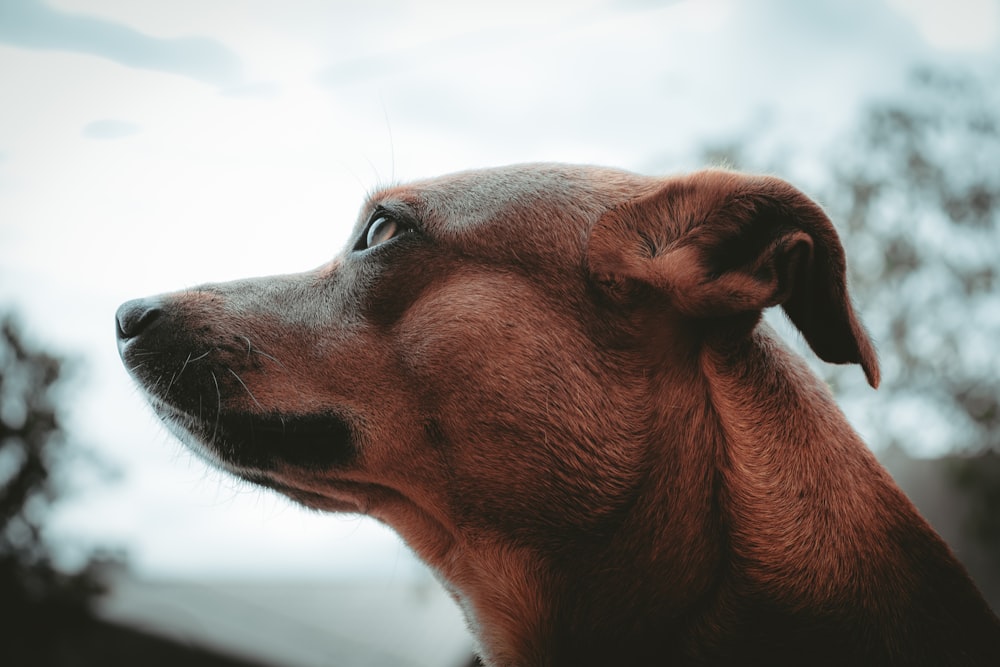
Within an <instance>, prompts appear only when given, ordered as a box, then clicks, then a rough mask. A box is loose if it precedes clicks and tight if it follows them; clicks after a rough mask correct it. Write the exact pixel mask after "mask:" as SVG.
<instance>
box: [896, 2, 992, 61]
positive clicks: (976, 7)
mask: <svg viewBox="0 0 1000 667" xmlns="http://www.w3.org/2000/svg"><path fill="white" fill-rule="evenodd" d="M888 2H889V5H890V6H892V7H893V8H895V9H896V10H898V11H899V12H901V13H902V14H903V15H904V16H906V17H907V18H908V19H910V20H911V21H913V23H914V24H915V25H916V27H917V30H919V31H920V34H921V35H922V36H923V37H924V39H926V40H927V42H928V43H929V44H931V45H932V46H934V47H936V48H939V49H946V50H953V51H986V50H989V49H994V48H996V47H997V43H998V40H1000V2H998V1H997V0H947V1H945V0H888Z"/></svg>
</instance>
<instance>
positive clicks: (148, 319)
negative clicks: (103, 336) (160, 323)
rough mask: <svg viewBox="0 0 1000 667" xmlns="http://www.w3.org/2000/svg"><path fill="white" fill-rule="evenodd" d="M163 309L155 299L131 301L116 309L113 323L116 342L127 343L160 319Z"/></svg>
mask: <svg viewBox="0 0 1000 667" xmlns="http://www.w3.org/2000/svg"><path fill="white" fill-rule="evenodd" d="M162 313H163V309H162V308H161V307H160V302H159V300H157V299H133V300H131V301H126V302H125V303H123V304H122V305H121V306H119V307H118V312H117V313H115V323H116V325H117V330H118V340H119V341H122V342H124V341H127V340H130V339H132V338H136V337H137V336H139V335H140V334H141V333H142V332H143V331H146V330H147V329H149V327H150V326H151V325H152V324H153V323H154V322H155V321H156V320H157V319H158V318H159V317H160V315H161V314H162Z"/></svg>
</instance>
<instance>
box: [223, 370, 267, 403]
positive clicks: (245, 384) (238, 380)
mask: <svg viewBox="0 0 1000 667" xmlns="http://www.w3.org/2000/svg"><path fill="white" fill-rule="evenodd" d="M226 370H227V371H229V372H230V373H232V374H233V377H234V378H236V381H237V382H239V383H240V385H241V386H242V387H243V388H244V389H245V390H246V392H247V394H249V395H250V398H251V399H253V402H254V403H256V404H257V407H258V408H260V411H261V412H264V406H263V405H261V404H260V401H258V400H257V397H256V396H254V395H253V392H252V391H250V387H248V386H247V383H246V382H244V381H243V378H241V377H240V376H239V374H238V373H237V372H236V371H234V370H233V369H232V368H226Z"/></svg>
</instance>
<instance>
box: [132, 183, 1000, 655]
mask: <svg viewBox="0 0 1000 667" xmlns="http://www.w3.org/2000/svg"><path fill="white" fill-rule="evenodd" d="M378 218H382V219H383V220H382V221H381V222H376V223H373V221H374V220H377V219H378ZM373 224H374V225H375V226H376V228H377V231H379V232H380V233H381V232H383V231H384V232H385V233H386V236H384V237H382V238H385V239H386V240H385V241H384V242H382V243H379V244H377V245H374V247H367V246H366V242H365V238H366V232H367V229H368V228H369V226H371V225H373ZM373 234H374V231H373ZM375 237H376V238H379V235H378V234H375ZM776 305H780V306H782V307H783V309H784V310H785V312H786V314H787V315H788V316H789V318H790V319H791V321H792V322H793V323H794V324H795V326H796V327H798V329H799V330H800V331H801V332H802V334H803V336H804V338H805V340H806V341H807V342H808V343H809V345H810V346H811V347H812V349H813V350H814V351H815V352H816V354H817V355H818V356H819V357H820V358H822V359H824V360H826V361H830V362H834V363H858V364H860V365H861V366H862V368H863V370H864V372H865V374H866V376H867V378H868V380H869V382H870V383H871V384H872V385H873V386H876V385H877V384H878V380H879V371H878V363H877V360H876V355H875V351H874V348H873V346H872V343H871V341H870V340H869V338H868V335H867V334H866V333H865V331H864V329H863V327H862V326H861V324H860V322H859V320H858V318H857V316H856V315H855V313H854V310H853V308H852V305H851V302H850V299H849V297H848V294H847V286H846V279H845V259H844V253H843V250H842V248H841V245H840V242H839V240H838V238H837V235H836V232H835V231H834V228H833V226H832V224H831V223H830V221H829V220H828V218H827V217H826V215H825V214H824V213H823V211H822V210H821V209H820V208H819V207H818V206H817V205H816V204H815V203H814V202H812V201H811V200H809V199H808V198H807V197H806V196H805V195H803V194H802V193H801V192H799V191H798V190H796V189H795V188H793V187H792V186H790V185H788V184H787V183H785V182H784V181H781V180H779V179H775V178H770V177H759V176H747V175H742V174H737V173H732V172H726V171H703V172H698V173H695V174H692V175H688V176H681V177H671V178H662V179H661V178H650V177H644V176H637V175H633V174H629V173H625V172H619V171H614V170H608V169H599V168H593V167H571V166H562V165H518V166H514V167H506V168H501V169H493V170H483V171H477V172H466V173H462V174H455V175H451V176H446V177H442V178H438V179H434V180H429V181H424V182H420V183H415V184H412V185H407V186H399V187H394V188H388V189H385V190H382V191H380V192H377V193H375V194H374V195H373V196H372V197H371V198H370V200H369V201H368V202H367V203H366V204H365V206H364V208H363V210H362V213H361V216H360V219H359V222H358V226H357V228H356V230H355V234H354V236H353V237H352V242H351V245H350V246H349V247H348V248H347V249H345V251H344V252H343V253H342V254H341V255H339V256H338V257H337V258H336V259H335V260H333V261H332V262H331V263H330V264H328V265H326V266H324V267H321V268H319V269H317V270H316V271H312V272H308V273H304V274H299V275H294V276H282V277H275V278H264V279H257V280H249V281H240V282H236V283H227V284H222V285H206V286H203V287H200V288H197V289H194V290H190V291H187V292H180V293H176V294H171V295H164V296H160V297H155V298H152V299H144V300H137V301H132V302H129V303H127V304H124V305H123V306H122V308H121V309H120V310H119V313H118V318H117V320H118V336H119V345H120V348H121V351H122V356H123V359H124V360H125V362H126V364H127V366H128V367H129V369H130V371H131V372H132V373H133V375H135V377H136V378H137V380H138V381H139V382H140V384H141V385H142V386H144V387H145V388H146V389H147V391H148V394H149V397H150V400H151V402H152V403H153V405H154V407H155V408H156V410H157V411H158V412H159V413H160V414H161V416H162V417H163V418H164V420H165V421H166V422H167V424H168V425H169V426H170V427H171V428H172V429H173V430H174V431H175V432H176V433H177V434H178V436H179V437H180V438H181V439H182V440H184V441H185V442H187V443H188V444H189V445H190V446H191V447H192V448H193V449H194V450H195V451H196V452H198V453H199V454H200V455H202V456H203V457H205V458H206V459H208V460H209V461H211V462H212V463H214V464H216V465H219V466H221V467H223V468H225V469H226V470H229V471H230V472H232V473H234V474H236V475H238V476H240V477H243V478H244V479H247V480H250V481H252V482H255V483H258V484H262V485H264V486H268V487H270V488H274V489H276V490H279V491H280V492H282V493H284V494H286V495H287V496H289V497H291V498H293V499H295V500H297V501H299V502H301V503H303V504H305V505H307V506H309V507H314V508H318V509H323V510H330V511H345V512H358V513H363V514H367V515H370V516H372V517H375V518H376V519H378V520H380V521H383V522H385V523H387V524H388V525H390V526H392V527H393V528H395V529H396V530H397V531H398V532H399V533H400V534H401V535H402V537H403V538H404V539H405V540H406V541H407V542H408V543H409V544H410V546H411V547H412V548H413V549H414V551H415V552H416V553H417V554H418V555H419V556H420V557H421V558H423V559H424V560H425V561H426V562H427V563H428V565H430V567H431V568H432V569H433V570H434V571H435V572H436V573H437V574H438V575H439V577H440V578H441V580H442V582H443V583H444V584H445V586H446V587H447V588H448V589H449V590H450V591H451V592H452V594H453V595H454V597H455V599H456V600H457V601H458V602H459V604H460V605H461V607H462V608H463V610H464V611H465V614H466V617H467V619H468V622H469V625H470V628H471V629H472V631H473V633H474V634H475V636H476V637H477V639H478V641H479V645H480V650H481V652H482V657H483V660H484V661H485V663H486V664H487V665H492V666H494V667H501V666H515V665H516V666H522V667H527V666H542V665H553V666H555V665H574V666H586V665H801V664H808V665H849V664H850V665H900V666H902V665H936V666H937V665H996V664H1000V622H998V621H997V618H996V616H994V615H993V613H992V612H991V611H990V609H989V608H988V606H987V605H986V603H985V602H984V601H983V599H982V597H981V596H980V594H979V593H978V592H977V591H976V589H975V586H974V585H973V584H972V582H971V581H970V580H969V578H968V576H967V575H966V573H965V571H964V569H963V568H962V566H961V565H960V564H959V563H958V562H957V561H956V560H955V558H954V556H953V555H952V554H951V553H950V551H949V550H948V547H947V546H946V545H945V544H944V543H943V542H942V541H941V540H940V538H939V537H938V536H937V535H936V534H935V533H934V531H933V530H932V529H931V528H930V527H929V526H928V525H927V523H926V522H925V521H924V520H923V519H922V518H921V517H920V515H919V514H918V513H917V511H916V510H915V509H914V508H913V506H912V505H911V504H910V502H909V501H908V500H907V499H906V497H905V496H904V495H903V494H902V493H901V492H900V491H899V489H898V488H897V487H896V485H895V484H894V483H893V481H892V479H891V478H890V477H889V475H888V474H887V473H886V472H885V471H884V469H883V468H882V467H881V466H880V465H879V464H878V462H877V461H876V460H875V458H874V457H873V456H872V454H871V452H870V451H869V450H868V448H867V447H866V446H865V444H864V443H863V442H862V441H861V440H860V439H859V437H858V436H857V435H856V434H855V432H854V431H853V430H852V429H851V427H850V426H849V424H848V423H847V420H846V419H845V418H844V416H843V415H842V413H841V412H840V410H839V409H838V408H837V406H836V405H835V403H834V401H833V399H832V397H831V396H830V393H829V391H828V390H827V388H826V386H825V385H824V384H823V382H821V381H820V380H819V379H818V378H816V377H815V375H814V374H813V373H812V372H811V371H810V370H809V369H808V368H807V367H806V365H805V363H804V362H803V360H801V359H800V358H799V357H797V356H796V355H794V354H792V353H791V352H789V351H788V350H787V349H786V348H785V347H784V346H783V345H782V344H781V342H780V341H779V340H778V339H777V338H776V336H775V335H774V334H773V332H772V331H771V330H770V329H769V328H768V327H767V325H766V324H763V323H762V322H761V321H760V317H761V312H762V311H763V310H764V309H765V308H767V307H770V306H776Z"/></svg>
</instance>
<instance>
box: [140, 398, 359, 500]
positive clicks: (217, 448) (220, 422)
mask: <svg viewBox="0 0 1000 667" xmlns="http://www.w3.org/2000/svg"><path fill="white" fill-rule="evenodd" d="M153 408H154V410H155V411H156V413H157V415H158V416H159V417H160V419H161V420H162V421H163V422H164V424H165V425H166V427H167V429H168V430H169V431H170V432H171V433H172V434H173V435H174V436H175V437H177V439H178V440H180V441H181V442H182V443H183V444H184V445H185V446H187V447H188V448H189V449H190V450H191V451H192V452H194V453H195V454H196V455H198V456H199V457H200V458H202V459H204V460H205V461H206V462H208V463H210V464H212V465H214V466H217V467H219V468H222V469H224V470H227V471H229V472H231V473H235V474H237V475H239V476H240V477H244V478H245V479H251V480H256V479H260V477H261V475H262V474H263V473H266V472H268V471H269V470H273V469H274V468H275V467H276V466H278V465H282V466H284V465H293V466H299V467H302V468H306V469H312V470H316V469H329V468H333V467H337V468H344V467H347V466H349V465H350V463H351V462H352V461H353V460H354V459H355V456H356V449H355V446H354V440H355V438H354V435H353V432H352V429H351V427H350V425H349V424H348V422H347V420H345V419H343V418H342V417H340V416H338V415H335V414H308V415H279V414H265V413H249V412H225V411H224V412H221V413H218V414H212V415H209V416H206V417H196V416H194V415H191V414H190V413H187V412H185V411H183V410H180V409H178V408H176V407H174V406H172V405H170V404H168V403H165V402H164V401H162V400H155V401H153Z"/></svg>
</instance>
